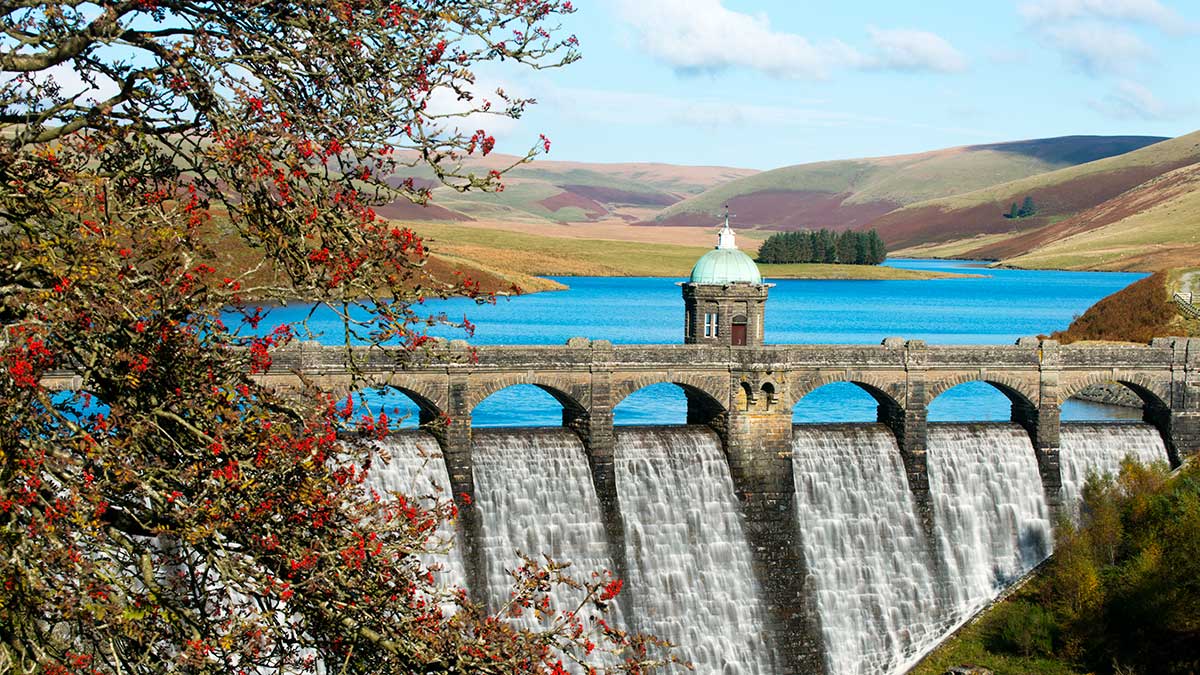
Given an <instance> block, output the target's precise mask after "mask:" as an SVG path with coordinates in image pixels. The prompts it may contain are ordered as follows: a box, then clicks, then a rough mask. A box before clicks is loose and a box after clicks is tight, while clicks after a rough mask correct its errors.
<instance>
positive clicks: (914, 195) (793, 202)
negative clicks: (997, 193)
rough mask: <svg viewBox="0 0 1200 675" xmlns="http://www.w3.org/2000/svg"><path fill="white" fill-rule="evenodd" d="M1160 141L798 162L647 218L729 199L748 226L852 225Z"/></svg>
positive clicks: (671, 216) (680, 219) (681, 214)
mask: <svg viewBox="0 0 1200 675" xmlns="http://www.w3.org/2000/svg"><path fill="white" fill-rule="evenodd" d="M1161 140H1163V139H1161V138H1156V137H1141V136H1119V137H1098V136H1070V137H1064V138H1052V139H1042V140H1034V141H1019V142H1014V143H999V144H993V145H978V146H968V147H959V148H950V149H946V150H938V151H934V152H927V153H921V154H915V155H902V156H896V157H879V158H872V159H856V160H845V161H831V162H818V163H814V164H802V165H797V166H790V167H784V168H780V169H775V170H772V171H766V172H763V173H760V174H756V175H753V176H748V177H745V178H740V179H737V180H734V181H731V182H728V183H725V184H722V185H719V186H717V187H715V188H712V189H710V190H707V191H706V192H704V193H702V194H700V195H697V196H695V197H692V198H689V199H686V200H684V201H681V202H679V203H678V204H675V205H672V206H670V207H668V208H666V209H663V210H662V211H661V212H660V213H659V214H658V215H657V216H656V218H655V222H657V223H660V224H694V222H695V221H696V220H698V218H697V217H700V219H704V220H710V219H711V217H712V216H714V215H716V214H718V213H720V211H721V210H722V209H723V207H724V205H725V204H730V207H731V208H732V209H734V210H735V212H736V213H737V216H738V221H739V222H740V223H742V224H743V225H748V226H766V227H784V228H792V227H833V228H837V227H847V226H854V225H860V224H863V223H862V222H861V221H863V220H864V219H865V220H868V221H869V220H870V219H872V218H875V217H879V216H882V215H884V214H886V213H888V212H891V211H893V210H895V209H897V208H900V207H903V206H904V205H907V204H913V203H916V202H921V201H925V200H929V199H934V198H938V197H945V196H948V195H955V194H959V193H963V192H970V191H973V190H978V189H980V188H985V187H989V186H992V185H996V184H998V183H1006V182H1010V181H1014V180H1018V179H1022V178H1027V177H1029V176H1034V175H1037V174H1043V173H1046V172H1050V171H1054V170H1057V169H1061V168H1063V167H1068V166H1073V165H1076V164H1078V163H1080V162H1087V161H1091V160H1095V159H1097V158H1101V157H1110V156H1112V155H1117V154H1121V153H1125V152H1129V151H1131V150H1135V149H1138V148H1143V147H1145V146H1147V145H1149V144H1152V143H1154V142H1157V141H1161ZM834 197H836V199H834ZM797 206H798V207H799V208H797Z"/></svg>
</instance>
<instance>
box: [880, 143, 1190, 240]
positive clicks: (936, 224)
mask: <svg viewBox="0 0 1200 675" xmlns="http://www.w3.org/2000/svg"><path fill="white" fill-rule="evenodd" d="M1197 162H1200V132H1196V133H1192V134H1188V135H1186V136H1180V137H1179V138H1174V139H1170V140H1167V141H1163V142H1160V143H1156V144H1154V145H1150V146H1147V147H1143V148H1140V149H1138V150H1134V151H1132V152H1129V153H1126V154H1123V155H1119V156H1115V157H1108V158H1105V159H1100V160H1097V161H1094V162H1089V163H1086V164H1081V165H1078V166H1072V167H1069V168H1065V169H1060V170H1057V171H1053V172H1050V173H1045V174H1041V175H1036V176H1031V177H1028V178H1023V179H1021V180H1016V181H1010V182H1007V183H1002V184H999V185H993V186H990V187H987V188H983V189H980V190H975V191H973V192H968V193H965V194H958V195H953V196H949V197H944V198H940V199H935V200H930V201H924V202H918V203H915V204H911V205H909V206H906V207H905V208H903V209H899V210H897V211H895V212H892V213H889V214H887V215H886V216H883V217H881V218H879V219H878V220H875V221H874V222H872V223H871V226H872V227H874V228H876V229H878V230H879V233H880V235H881V236H883V238H884V240H885V241H887V242H888V244H889V245H890V246H892V247H893V249H900V248H905V247H917V246H923V245H924V246H926V247H928V246H929V245H930V244H943V243H949V242H954V241H957V240H964V239H968V238H970V237H980V236H985V237H988V238H987V239H986V240H984V244H985V245H988V246H991V245H996V244H998V242H999V241H1000V240H1007V239H1009V238H1012V237H1014V236H1016V235H1019V234H1022V233H1028V232H1034V231H1037V230H1041V229H1042V228H1045V227H1047V226H1051V225H1055V224H1057V223H1059V222H1061V221H1064V220H1067V219H1071V218H1073V217H1076V216H1080V214H1084V213H1085V212H1087V211H1089V210H1090V209H1093V208H1095V207H1098V206H1100V205H1102V204H1105V203H1106V202H1109V201H1110V200H1113V199H1117V198H1119V197H1121V196H1122V195H1124V194H1125V193H1127V192H1129V191H1130V190H1133V189H1135V188H1138V187H1139V186H1142V185H1144V184H1148V183H1149V182H1151V181H1154V180H1155V179H1158V178H1160V177H1162V176H1164V175H1166V174H1169V173H1171V172H1172V171H1175V170H1177V169H1182V168H1185V167H1188V166H1190V165H1193V164H1196V163H1197ZM1026 197H1029V198H1031V199H1033V200H1034V203H1035V204H1036V205H1037V215H1035V216H1034V217H1030V218H1021V219H1016V220H1013V219H1008V218H1005V217H1004V214H1005V212H1007V211H1008V209H1009V206H1010V205H1011V204H1012V203H1014V202H1022V201H1023V200H1024V199H1025V198H1026ZM1127 206H1132V204H1128V205H1127ZM1117 210H1118V211H1119V210H1120V209H1117ZM1114 213H1115V211H1114ZM1089 217H1090V216H1089ZM1103 219H1104V217H1100V219H1099V220H1096V221H1095V222H1102V221H1103ZM1079 225H1080V223H1079V222H1075V223H1071V224H1069V225H1067V226H1066V227H1068V228H1074V227H1078V226H1079ZM1056 236H1057V235H1056V234H1055V232H1054V231H1047V232H1046V238H1045V239H1044V241H1050V240H1053V239H1054V238H1055V237H1056ZM1026 244H1027V245H1035V246H1036V245H1037V244H1038V241H1036V240H1032V239H1031V240H1028V241H1027V242H1026ZM976 248H982V246H980V247H971V246H967V247H966V248H965V249H963V250H962V251H959V252H957V253H956V254H955V255H967V253H965V252H964V251H966V252H970V251H973V250H974V249H976ZM992 250H993V251H994V252H996V253H1001V252H1003V253H1007V254H1012V253H1016V252H1025V251H1028V250H1029V248H1024V247H1022V245H1021V244H1020V243H1017V244H1013V245H1012V246H1010V247H1008V248H1007V249H1004V250H1002V249H1001V248H999V247H997V248H994V249H992ZM930 252H931V253H935V254H936V252H932V251H930ZM994 257H1004V256H994Z"/></svg>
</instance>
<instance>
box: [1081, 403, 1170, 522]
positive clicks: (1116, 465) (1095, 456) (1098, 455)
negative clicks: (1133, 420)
mask: <svg viewBox="0 0 1200 675" xmlns="http://www.w3.org/2000/svg"><path fill="white" fill-rule="evenodd" d="M1059 434H1060V436H1059V438H1060V440H1061V450H1060V455H1059V456H1060V458H1061V462H1062V497H1063V503H1064V504H1066V505H1067V506H1068V507H1069V508H1070V509H1071V510H1072V513H1077V512H1078V508H1079V503H1080V500H1081V499H1082V498H1083V484H1084V483H1085V482H1086V481H1087V477H1088V474H1089V473H1095V474H1097V475H1104V474H1109V475H1112V476H1116V475H1117V474H1118V473H1119V472H1120V470H1121V462H1122V461H1123V460H1124V459H1125V458H1126V457H1128V458H1130V459H1135V460H1137V461H1139V462H1141V463H1143V464H1150V463H1153V462H1166V461H1168V458H1167V446H1166V445H1165V444H1164V443H1163V439H1162V436H1161V435H1160V434H1159V433H1158V430H1157V429H1155V428H1154V427H1152V426H1150V425H1149V424H1127V423H1120V424H1112V423H1108V424H1103V423H1099V424H1087V423H1072V424H1063V425H1062V428H1061V430H1060V432H1059Z"/></svg>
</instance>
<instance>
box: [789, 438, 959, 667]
mask: <svg viewBox="0 0 1200 675" xmlns="http://www.w3.org/2000/svg"><path fill="white" fill-rule="evenodd" d="M792 449H793V454H792V463H793V465H794V467H795V482H796V509H797V514H798V517H799V521H800V527H801V532H802V533H803V537H804V554H805V559H806V561H807V564H808V571H809V574H810V575H812V579H813V585H814V587H815V593H816V600H817V603H816V604H817V610H818V613H819V615H820V620H821V628H822V633H823V637H824V642H825V649H826V664H827V668H828V672H829V675H859V674H865V673H890V672H899V671H902V670H903V669H904V667H905V666H906V665H908V664H910V663H911V662H912V661H914V660H915V659H917V658H919V657H920V655H922V654H924V653H925V652H926V651H928V650H929V649H930V648H931V647H933V646H934V645H936V644H937V642H938V641H939V640H940V639H941V638H942V636H943V635H945V633H946V632H947V631H948V630H950V629H951V628H953V626H954V625H955V624H957V623H958V620H959V617H958V615H957V614H956V613H955V612H954V611H953V608H945V607H943V603H944V602H945V600H946V598H945V595H946V589H945V588H944V584H939V583H938V580H937V579H935V576H934V570H935V566H934V564H933V553H932V551H931V548H930V542H929V541H928V540H927V538H926V536H925V533H924V531H923V528H922V526H921V522H920V519H919V516H918V515H917V510H916V504H915V500H914V498H913V495H912V491H911V490H909V487H908V480H907V478H906V475H905V469H904V463H903V461H902V460H901V457H900V449H899V447H898V446H897V444H896V438H895V436H894V435H893V434H892V432H891V431H890V430H888V429H887V428H886V427H884V426H882V425H845V426H839V427H817V426H804V425H801V426H796V427H794V428H793V435H792ZM947 609H950V610H951V611H949V612H947V611H946V610H947Z"/></svg>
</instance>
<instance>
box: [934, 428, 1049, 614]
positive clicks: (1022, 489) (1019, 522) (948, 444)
mask: <svg viewBox="0 0 1200 675" xmlns="http://www.w3.org/2000/svg"><path fill="white" fill-rule="evenodd" d="M927 447H928V465H929V487H930V492H931V494H932V496H933V498H934V516H935V521H936V525H937V534H938V538H939V542H938V550H939V551H940V552H941V555H942V561H941V562H942V565H944V568H945V569H946V571H947V573H948V574H949V582H950V583H949V585H948V588H950V589H951V590H952V593H953V598H952V602H951V603H950V606H952V607H954V608H955V611H956V612H958V613H961V614H962V615H964V616H967V615H969V614H971V613H973V612H974V611H975V610H977V609H979V608H980V607H982V606H983V605H985V604H986V603H987V602H989V601H990V600H992V599H993V598H995V597H996V595H997V594H998V593H999V592H1000V591H1001V590H1003V589H1004V587H1005V586H1007V585H1008V584H1009V583H1011V582H1013V581H1015V580H1016V579H1018V578H1020V577H1021V576H1022V575H1023V574H1025V573H1026V572H1028V571H1029V570H1031V569H1033V568H1034V567H1035V566H1036V565H1037V564H1038V563H1040V562H1041V561H1042V560H1045V558H1046V557H1047V556H1048V555H1049V554H1050V551H1051V550H1052V547H1053V537H1052V533H1051V528H1050V514H1049V509H1048V507H1047V504H1046V498H1045V492H1044V490H1043V488H1042V480H1041V474H1040V472H1039V471H1038V464H1037V456H1036V455H1035V454H1034V449H1033V444H1032V442H1031V441H1030V439H1029V435H1028V434H1027V433H1026V432H1025V430H1024V429H1022V428H1021V427H1019V426H1017V425H1014V424H971V425H961V424H955V425H942V424H931V425H929V437H928V446H927Z"/></svg>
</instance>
